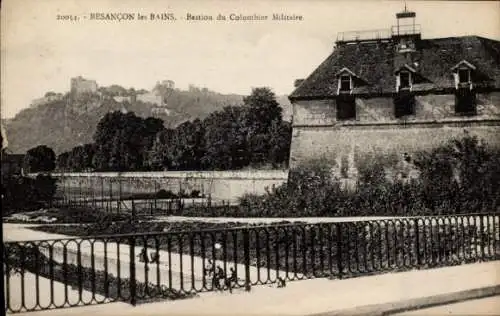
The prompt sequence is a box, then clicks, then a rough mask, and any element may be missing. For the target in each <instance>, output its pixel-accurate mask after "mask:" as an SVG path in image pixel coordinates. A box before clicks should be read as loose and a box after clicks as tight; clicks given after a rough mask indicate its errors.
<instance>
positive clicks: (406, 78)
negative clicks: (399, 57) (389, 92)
mask: <svg viewBox="0 0 500 316" xmlns="http://www.w3.org/2000/svg"><path fill="white" fill-rule="evenodd" d="M410 88H411V74H410V73H409V72H406V71H404V72H400V73H399V89H410Z"/></svg>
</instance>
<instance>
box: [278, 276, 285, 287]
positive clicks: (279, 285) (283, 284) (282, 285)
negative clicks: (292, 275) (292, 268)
mask: <svg viewBox="0 0 500 316" xmlns="http://www.w3.org/2000/svg"><path fill="white" fill-rule="evenodd" d="M282 287H286V281H285V279H284V278H282V277H278V288H282Z"/></svg>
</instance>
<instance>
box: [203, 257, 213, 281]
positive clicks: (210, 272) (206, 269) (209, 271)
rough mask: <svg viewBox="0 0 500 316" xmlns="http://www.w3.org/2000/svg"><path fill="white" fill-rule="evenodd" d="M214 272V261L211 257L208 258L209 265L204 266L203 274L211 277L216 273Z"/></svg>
mask: <svg viewBox="0 0 500 316" xmlns="http://www.w3.org/2000/svg"><path fill="white" fill-rule="evenodd" d="M214 272H215V266H214V263H213V261H212V260H211V259H208V265H207V266H206V267H204V268H203V275H204V276H208V277H209V276H212V275H214Z"/></svg>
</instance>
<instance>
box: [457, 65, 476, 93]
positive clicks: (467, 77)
mask: <svg viewBox="0 0 500 316" xmlns="http://www.w3.org/2000/svg"><path fill="white" fill-rule="evenodd" d="M451 70H452V72H453V76H454V78H455V88H456V89H459V88H469V89H471V90H472V72H473V71H475V70H476V67H475V66H474V65H472V64H471V63H469V62H468V61H466V60H462V61H461V62H459V63H458V64H456V65H455V66H454V67H453V68H451Z"/></svg>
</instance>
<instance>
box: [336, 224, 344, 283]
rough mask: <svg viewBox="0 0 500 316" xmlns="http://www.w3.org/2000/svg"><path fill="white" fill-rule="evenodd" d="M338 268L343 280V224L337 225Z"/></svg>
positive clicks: (340, 277)
mask: <svg viewBox="0 0 500 316" xmlns="http://www.w3.org/2000/svg"><path fill="white" fill-rule="evenodd" d="M337 267H338V270H339V279H342V269H343V267H342V223H337Z"/></svg>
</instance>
